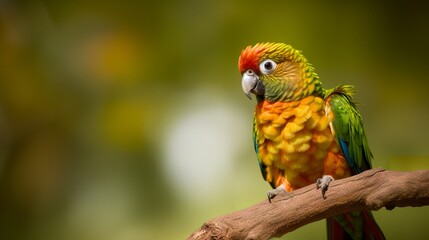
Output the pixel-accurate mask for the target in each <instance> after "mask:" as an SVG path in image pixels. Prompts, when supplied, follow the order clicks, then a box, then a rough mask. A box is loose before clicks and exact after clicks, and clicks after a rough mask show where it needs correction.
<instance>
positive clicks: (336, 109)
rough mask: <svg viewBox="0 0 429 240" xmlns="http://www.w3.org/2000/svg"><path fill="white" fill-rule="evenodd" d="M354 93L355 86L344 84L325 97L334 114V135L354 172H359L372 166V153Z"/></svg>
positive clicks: (332, 123)
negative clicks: (354, 99) (354, 101)
mask: <svg viewBox="0 0 429 240" xmlns="http://www.w3.org/2000/svg"><path fill="white" fill-rule="evenodd" d="M353 93H354V88H353V86H351V85H342V86H339V87H337V88H335V89H333V90H330V91H328V93H327V95H326V97H325V99H326V104H327V106H328V107H329V108H328V109H330V111H331V114H332V115H333V120H332V122H331V126H332V130H333V134H334V137H335V139H336V141H337V143H338V145H339V146H340V148H341V150H342V152H343V154H344V156H345V157H346V159H347V162H348V163H349V165H350V168H351V169H352V172H353V174H358V173H360V172H362V171H364V170H367V169H370V168H371V158H372V153H371V151H370V150H369V146H368V141H367V139H366V135H365V130H364V128H363V123H362V116H361V115H360V113H359V112H358V110H357V108H356V105H355V104H354V103H353V102H352V95H353Z"/></svg>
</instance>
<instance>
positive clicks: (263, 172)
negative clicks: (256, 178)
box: [252, 121, 275, 188]
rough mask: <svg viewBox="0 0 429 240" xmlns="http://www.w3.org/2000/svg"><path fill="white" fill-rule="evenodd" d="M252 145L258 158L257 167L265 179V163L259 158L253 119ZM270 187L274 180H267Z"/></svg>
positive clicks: (273, 186)
mask: <svg viewBox="0 0 429 240" xmlns="http://www.w3.org/2000/svg"><path fill="white" fill-rule="evenodd" d="M252 137H253V147H254V148H255V153H256V158H257V159H258V164H259V168H260V169H261V173H262V177H263V178H264V180H265V181H266V180H267V170H266V169H267V165H265V164H264V163H262V161H261V159H260V158H259V150H258V136H257V132H256V126H255V121H253V135H252ZM268 183H269V184H270V185H271V187H272V188H275V185H274V182H268Z"/></svg>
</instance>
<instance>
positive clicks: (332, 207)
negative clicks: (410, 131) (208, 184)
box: [188, 168, 429, 240]
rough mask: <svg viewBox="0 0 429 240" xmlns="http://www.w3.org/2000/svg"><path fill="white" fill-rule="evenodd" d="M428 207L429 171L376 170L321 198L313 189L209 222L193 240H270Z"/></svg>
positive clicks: (340, 183) (339, 182) (332, 187)
mask: <svg viewBox="0 0 429 240" xmlns="http://www.w3.org/2000/svg"><path fill="white" fill-rule="evenodd" d="M425 205H429V170H419V171H413V172H397V171H386V170H383V169H380V168H378V169H372V170H368V171H365V172H363V173H361V174H358V175H355V176H352V177H349V178H345V179H340V180H335V181H333V182H331V184H330V186H329V190H328V191H327V192H326V199H324V198H323V197H322V194H321V191H320V189H319V190H317V189H316V186H315V185H310V186H307V187H304V188H301V189H298V190H295V191H293V192H290V193H285V194H280V195H278V196H276V197H275V198H274V199H273V200H272V202H271V203H269V202H268V200H265V201H262V202H260V203H258V204H256V205H254V206H251V207H249V208H247V209H243V210H240V211H237V212H233V213H230V214H227V215H224V216H220V217H217V218H214V219H211V220H209V221H207V222H205V223H204V224H203V225H202V226H201V227H200V228H199V229H198V230H197V231H195V232H194V233H193V234H192V235H191V236H190V237H189V238H188V239H190V240H197V239H198V240H200V239H270V238H272V237H280V236H282V235H284V234H286V233H288V232H291V231H293V230H295V229H297V228H299V227H301V226H304V225H306V224H308V223H311V222H315V221H318V220H321V219H324V218H327V217H330V216H334V215H337V214H340V213H343V212H348V211H351V210H363V209H368V210H378V209H380V208H382V207H385V208H386V209H389V210H391V209H393V208H394V207H407V206H411V207H419V206H425Z"/></svg>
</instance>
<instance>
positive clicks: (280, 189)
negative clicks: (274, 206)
mask: <svg viewBox="0 0 429 240" xmlns="http://www.w3.org/2000/svg"><path fill="white" fill-rule="evenodd" d="M282 192H286V188H285V186H284V185H283V184H282V185H280V186H279V187H277V188H276V189H273V190H270V191H268V193H267V197H268V201H269V202H270V203H271V199H273V198H274V197H275V196H277V195H278V194H279V193H282Z"/></svg>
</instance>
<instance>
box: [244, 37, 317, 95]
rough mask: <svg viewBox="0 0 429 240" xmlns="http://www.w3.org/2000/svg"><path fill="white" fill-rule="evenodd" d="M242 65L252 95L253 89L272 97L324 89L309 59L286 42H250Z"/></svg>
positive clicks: (255, 92)
mask: <svg viewBox="0 0 429 240" xmlns="http://www.w3.org/2000/svg"><path fill="white" fill-rule="evenodd" d="M238 68H239V70H240V73H241V75H242V79H241V80H242V82H241V84H242V87H243V91H244V93H245V94H246V96H247V97H249V98H250V99H251V93H253V94H255V95H257V96H259V97H262V98H264V99H267V100H269V101H292V100H299V99H302V98H304V97H306V96H308V95H312V94H313V95H321V94H322V91H323V90H322V87H321V82H320V81H319V77H318V76H317V74H316V73H315V72H314V68H313V67H312V66H311V64H310V63H308V62H307V59H305V58H304V56H303V55H302V54H301V52H300V51H298V50H295V49H293V48H292V47H291V46H290V45H287V44H284V43H258V44H256V45H255V46H248V47H247V48H246V49H244V50H243V51H242V52H241V55H240V58H239V59H238Z"/></svg>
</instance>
